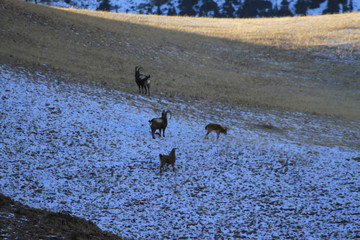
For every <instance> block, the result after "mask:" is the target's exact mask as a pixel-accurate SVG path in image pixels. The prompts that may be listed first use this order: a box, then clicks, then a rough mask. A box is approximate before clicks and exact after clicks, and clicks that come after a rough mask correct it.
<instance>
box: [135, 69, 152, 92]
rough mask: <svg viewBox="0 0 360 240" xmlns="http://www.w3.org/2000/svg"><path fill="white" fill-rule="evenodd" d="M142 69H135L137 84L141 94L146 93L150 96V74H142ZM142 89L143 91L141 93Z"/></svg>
mask: <svg viewBox="0 0 360 240" xmlns="http://www.w3.org/2000/svg"><path fill="white" fill-rule="evenodd" d="M141 69H142V67H138V66H136V67H135V82H136V84H137V85H138V87H139V93H145V95H146V94H148V95H149V96H150V74H149V75H143V74H141V73H140V70H141ZM140 88H141V91H140Z"/></svg>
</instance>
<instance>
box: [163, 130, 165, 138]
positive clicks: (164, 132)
mask: <svg viewBox="0 0 360 240" xmlns="http://www.w3.org/2000/svg"><path fill="white" fill-rule="evenodd" d="M163 137H165V128H164V129H163Z"/></svg>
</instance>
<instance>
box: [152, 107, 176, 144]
mask: <svg viewBox="0 0 360 240" xmlns="http://www.w3.org/2000/svg"><path fill="white" fill-rule="evenodd" d="M168 113H169V114H170V118H171V112H170V111H165V110H163V111H162V113H161V117H160V118H153V119H151V120H149V122H150V128H151V134H152V137H153V139H155V135H154V134H155V131H156V130H157V129H159V131H160V132H159V135H160V136H161V130H163V137H165V129H166V127H167V114H168Z"/></svg>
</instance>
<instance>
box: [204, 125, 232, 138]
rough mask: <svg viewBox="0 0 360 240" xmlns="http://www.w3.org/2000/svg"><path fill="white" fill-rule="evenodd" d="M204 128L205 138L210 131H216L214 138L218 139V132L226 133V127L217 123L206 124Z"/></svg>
mask: <svg viewBox="0 0 360 240" xmlns="http://www.w3.org/2000/svg"><path fill="white" fill-rule="evenodd" d="M205 130H207V133H206V135H205V138H208V135H209V134H210V133H211V132H216V133H217V138H216V139H219V136H220V133H223V134H224V135H226V134H227V130H228V128H227V127H222V126H221V125H219V124H215V123H209V124H208V125H206V127H205Z"/></svg>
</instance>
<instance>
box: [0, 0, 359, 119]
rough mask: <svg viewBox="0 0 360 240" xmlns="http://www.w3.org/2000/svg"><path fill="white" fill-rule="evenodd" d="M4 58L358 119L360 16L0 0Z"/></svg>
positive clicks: (106, 79) (86, 76)
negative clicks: (230, 13)
mask: <svg viewBox="0 0 360 240" xmlns="http://www.w3.org/2000/svg"><path fill="white" fill-rule="evenodd" d="M0 15H1V16H2V17H1V18H0V24H1V26H2V30H1V32H0V40H1V45H0V59H1V60H0V61H1V62H2V63H7V64H10V63H11V64H17V65H21V66H25V67H28V68H33V69H34V70H37V69H51V71H54V72H55V73H56V72H57V73H58V74H59V75H60V76H61V77H62V78H63V79H65V80H69V81H88V82H102V83H107V86H110V87H112V88H116V89H120V88H121V89H122V90H124V91H131V92H136V91H137V87H136V84H135V82H134V76H133V75H134V68H135V66H136V65H141V66H142V67H143V68H144V70H145V71H146V72H145V73H150V74H151V75H152V79H153V82H152V92H153V93H154V94H160V93H166V95H167V97H171V96H181V97H183V98H188V99H192V98H198V99H205V100H210V101H221V102H224V103H227V104H235V105H236V104H242V105H247V106H251V107H261V108H276V109H284V110H290V111H300V112H314V113H317V114H328V115H334V116H338V117H344V118H347V119H353V120H359V119H360V110H359V106H360V98H359V91H360V72H359V70H358V69H360V13H349V14H339V15H325V16H316V17H295V18H273V19H208V18H189V17H165V16H150V15H133V14H115V13H104V12H93V11H84V10H75V9H57V8H51V7H46V6H41V5H34V4H30V3H24V2H20V1H9V0H4V1H2V2H0Z"/></svg>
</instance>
